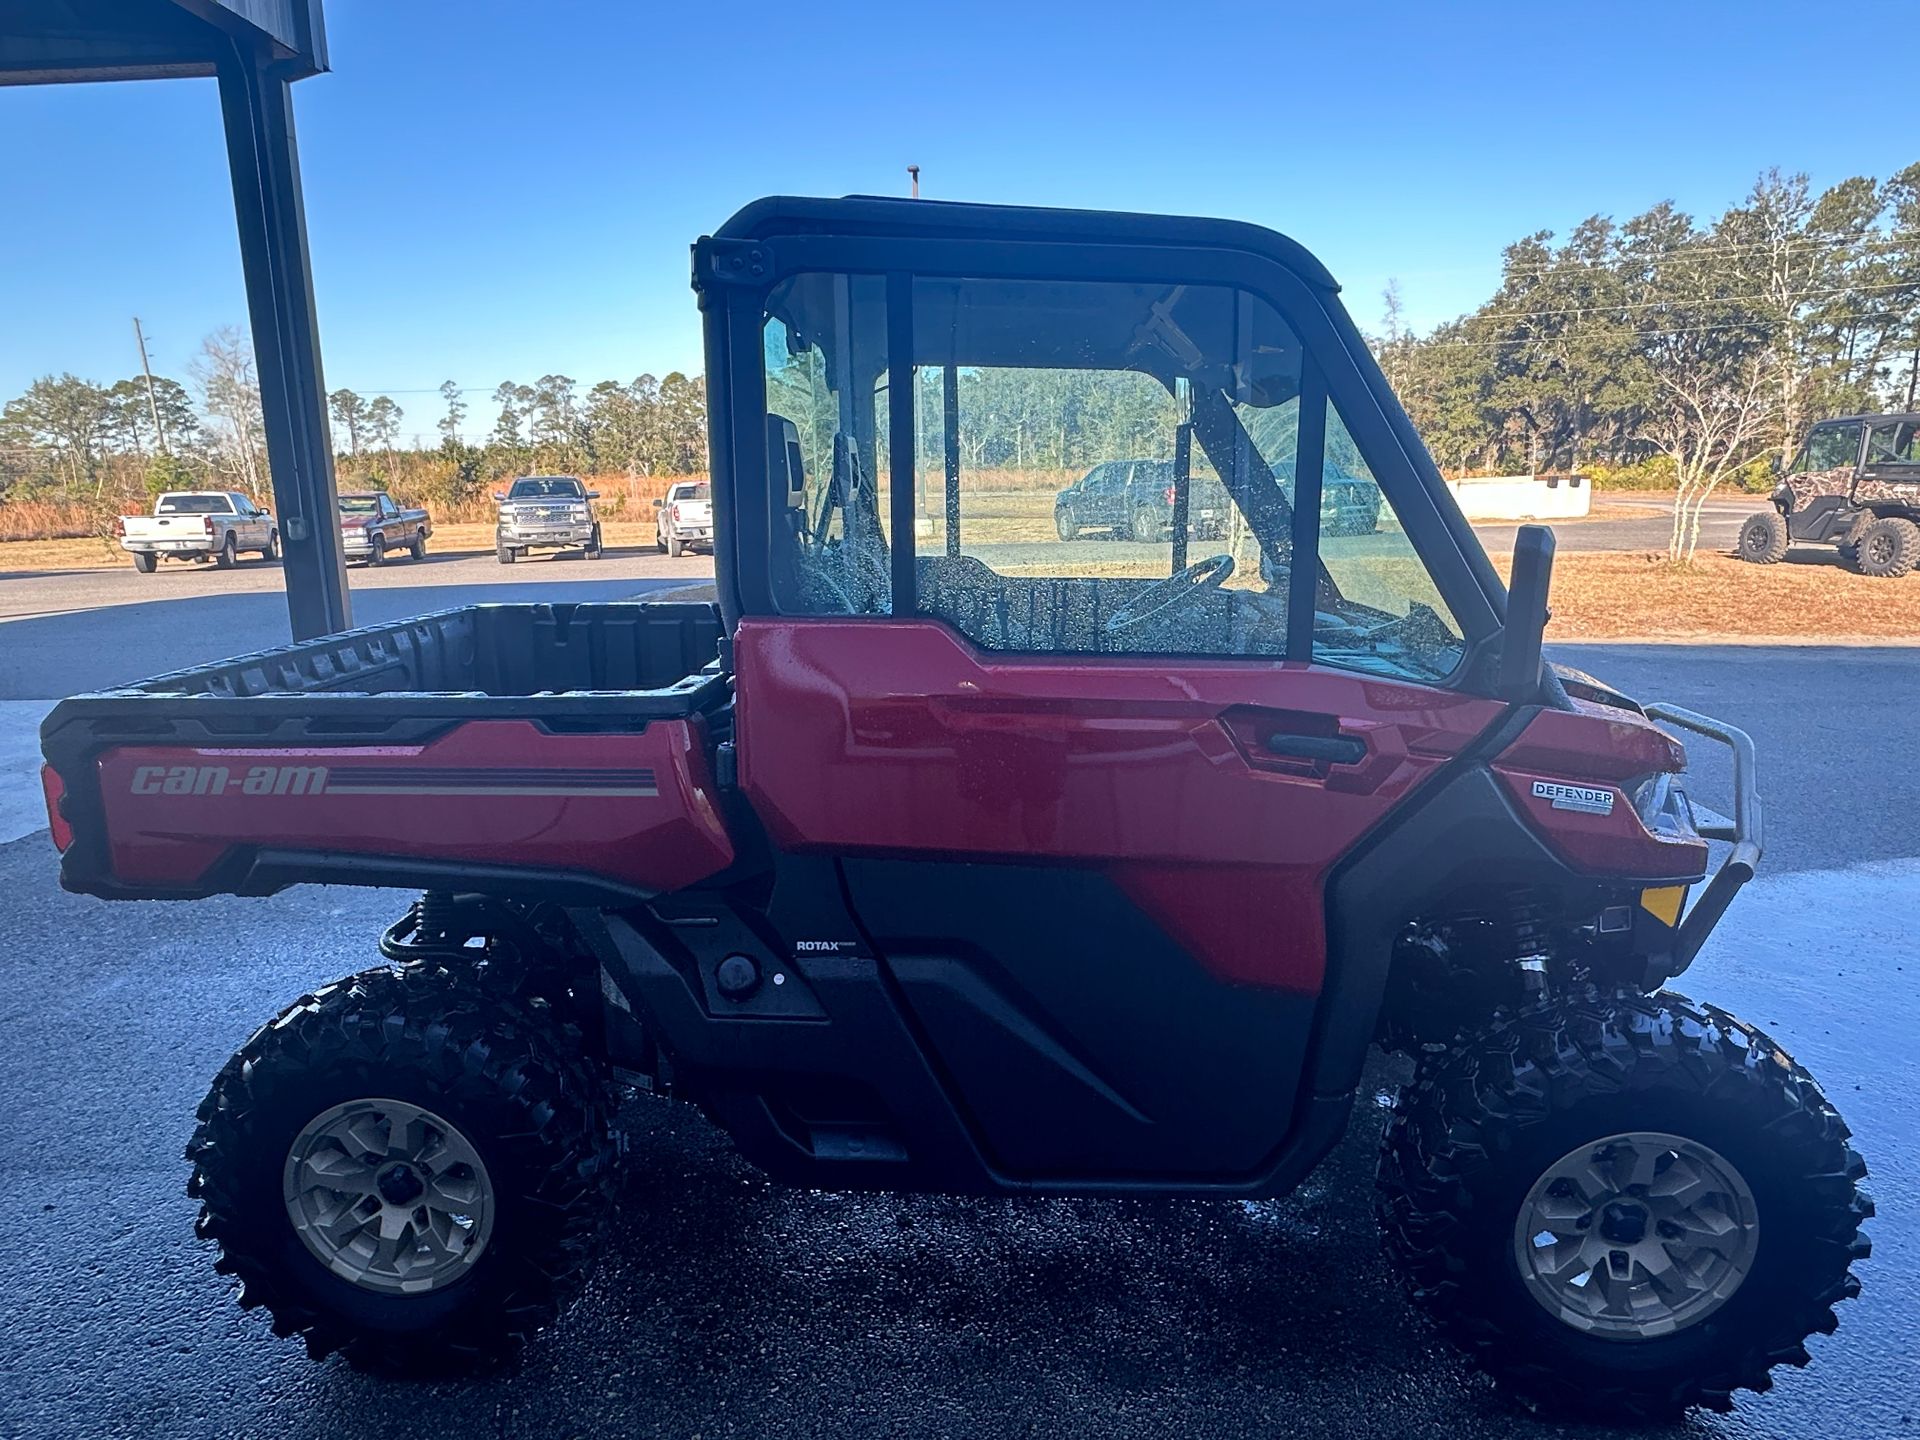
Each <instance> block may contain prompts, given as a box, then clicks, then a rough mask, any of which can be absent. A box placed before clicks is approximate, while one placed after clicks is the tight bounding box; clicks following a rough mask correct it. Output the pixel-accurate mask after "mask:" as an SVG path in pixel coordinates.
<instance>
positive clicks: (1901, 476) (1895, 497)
mask: <svg viewBox="0 0 1920 1440" xmlns="http://www.w3.org/2000/svg"><path fill="white" fill-rule="evenodd" d="M1779 481H1780V483H1779V484H1778V485H1776V486H1775V487H1774V491H1773V506H1772V508H1771V509H1767V510H1762V511H1761V512H1760V513H1759V514H1757V515H1755V516H1753V517H1751V518H1750V519H1749V520H1748V521H1747V522H1746V524H1744V525H1742V526H1741V527H1740V542H1739V545H1738V546H1737V547H1736V551H1735V553H1737V554H1738V555H1739V556H1740V558H1741V559H1742V560H1750V561H1752V562H1753V563H1754V564H1756V565H1777V564H1778V563H1779V562H1780V561H1782V560H1784V559H1786V558H1787V552H1788V551H1789V550H1790V549H1791V548H1792V547H1793V546H1794V545H1795V544H1804V543H1809V542H1812V543H1823V544H1828V545H1832V546H1834V547H1836V548H1837V549H1838V550H1839V551H1840V558H1841V559H1843V560H1845V561H1846V562H1847V564H1849V565H1851V566H1852V567H1853V568H1854V569H1855V570H1857V571H1858V572H1859V573H1860V574H1862V575H1871V576H1873V577H1874V578H1876V579H1883V580H1897V579H1899V578H1900V577H1901V576H1903V575H1910V574H1912V573H1913V571H1914V570H1915V569H1916V568H1920V414H1905V415H1848V416H1845V417H1843V418H1841V419H1838V420H1823V421H1821V422H1820V423H1819V424H1818V425H1815V426H1814V427H1813V429H1811V430H1810V431H1808V432H1807V439H1806V443H1805V444H1803V445H1802V446H1801V447H1800V454H1799V456H1798V457H1797V458H1796V459H1795V460H1794V462H1793V464H1792V465H1791V466H1790V467H1789V468H1788V469H1786V470H1785V471H1783V472H1781V473H1780V476H1779Z"/></svg>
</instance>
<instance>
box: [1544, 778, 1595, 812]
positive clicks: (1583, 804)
mask: <svg viewBox="0 0 1920 1440" xmlns="http://www.w3.org/2000/svg"><path fill="white" fill-rule="evenodd" d="M1533 798H1534V799H1536V800H1549V801H1552V802H1553V808H1554V809H1556V810H1577V811H1579V812H1580V813H1581V814H1583V815H1611V814H1612V813H1613V791H1611V790H1599V789H1595V788H1594V787H1593V786H1591V785H1562V784H1560V783H1559V782H1557V781H1553V780H1536V781H1534V782H1533Z"/></svg>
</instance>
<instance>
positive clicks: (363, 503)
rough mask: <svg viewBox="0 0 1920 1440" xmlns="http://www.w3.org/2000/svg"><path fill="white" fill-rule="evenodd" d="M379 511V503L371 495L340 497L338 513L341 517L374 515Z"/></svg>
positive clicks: (376, 498)
mask: <svg viewBox="0 0 1920 1440" xmlns="http://www.w3.org/2000/svg"><path fill="white" fill-rule="evenodd" d="M379 510H380V501H379V499H378V497H376V496H373V495H342V496H341V497H340V513H341V514H342V515H374V514H378V513H379Z"/></svg>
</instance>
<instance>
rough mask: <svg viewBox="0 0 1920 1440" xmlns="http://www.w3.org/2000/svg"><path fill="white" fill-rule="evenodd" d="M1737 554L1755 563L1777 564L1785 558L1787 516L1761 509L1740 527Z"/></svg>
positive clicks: (1775, 511) (1776, 511)
mask: <svg viewBox="0 0 1920 1440" xmlns="http://www.w3.org/2000/svg"><path fill="white" fill-rule="evenodd" d="M1738 548H1739V555H1740V558H1741V559H1742V560H1750V561H1752V562H1753V563H1754V564H1755V565H1778V564H1779V563H1780V562H1781V561H1782V560H1784V559H1786V558H1787V518H1786V516H1784V515H1782V514H1781V513H1780V512H1779V511H1778V510H1763V511H1761V512H1760V513H1759V514H1758V515H1755V516H1753V517H1752V518H1751V519H1750V520H1748V521H1747V523H1746V524H1744V525H1742V526H1741V527H1740V542H1739V547H1738Z"/></svg>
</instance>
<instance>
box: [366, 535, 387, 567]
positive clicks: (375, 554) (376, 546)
mask: <svg viewBox="0 0 1920 1440" xmlns="http://www.w3.org/2000/svg"><path fill="white" fill-rule="evenodd" d="M386 563H387V537H386V536H384V535H376V536H374V537H373V546H372V548H371V549H369V550H368V551H367V564H369V565H384V564H386Z"/></svg>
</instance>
